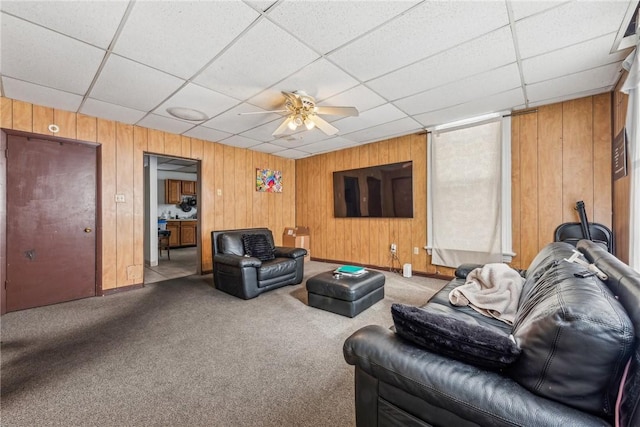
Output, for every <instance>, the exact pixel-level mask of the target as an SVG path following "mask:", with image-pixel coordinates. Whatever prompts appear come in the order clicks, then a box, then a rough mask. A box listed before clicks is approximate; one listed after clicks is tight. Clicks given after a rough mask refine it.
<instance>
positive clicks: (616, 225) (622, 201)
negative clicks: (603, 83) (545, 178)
mask: <svg viewBox="0 0 640 427" xmlns="http://www.w3.org/2000/svg"><path fill="white" fill-rule="evenodd" d="M627 74H628V73H627V72H626V71H625V73H624V75H623V76H622V78H621V79H620V81H619V82H618V85H617V86H616V88H615V90H614V92H613V136H614V137H615V136H616V135H617V134H618V133H619V132H620V131H622V130H623V129H624V127H625V122H626V117H627V103H628V100H629V96H628V95H625V94H624V93H622V92H620V88H621V87H622V84H623V83H624V81H625V79H626V77H627ZM627 149H628V147H627ZM627 161H628V159H627ZM630 196H631V181H630V177H629V175H627V176H625V177H622V178H620V179H617V180H615V181H613V233H614V235H615V238H616V256H617V257H618V258H620V260H621V261H622V262H625V263H627V264H628V263H629V243H630V242H629V238H630V235H629V220H630V210H631V200H630Z"/></svg>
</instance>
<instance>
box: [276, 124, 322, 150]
mask: <svg viewBox="0 0 640 427" xmlns="http://www.w3.org/2000/svg"><path fill="white" fill-rule="evenodd" d="M301 128H302V129H300V128H298V129H299V130H297V131H293V132H287V133H285V134H284V135H281V136H279V137H278V138H276V139H274V140H273V141H271V143H272V144H275V145H279V146H281V147H286V148H297V147H301V146H306V145H308V144H312V143H315V142H318V141H324V140H325V139H328V138H331V136H330V135H327V134H326V133H324V132H322V131H321V130H320V129H318V128H313V129H311V130H307V129H306V128H305V127H304V126H301Z"/></svg>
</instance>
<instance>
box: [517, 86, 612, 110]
mask: <svg viewBox="0 0 640 427" xmlns="http://www.w3.org/2000/svg"><path fill="white" fill-rule="evenodd" d="M611 89H612V88H611V87H605V88H597V89H589V90H586V91H584V92H577V93H570V94H568V95H562V96H556V97H553V98H547V99H541V100H540V101H534V102H529V105H528V108H532V107H539V106H541V105H549V104H555V103H558V102H564V101H569V100H571V99H578V98H584V97H586V96H592V95H598V94H601V93H605V92H610V91H611ZM523 108H524V107H523ZM514 110H517V108H514Z"/></svg>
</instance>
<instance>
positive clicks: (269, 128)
mask: <svg viewBox="0 0 640 427" xmlns="http://www.w3.org/2000/svg"><path fill="white" fill-rule="evenodd" d="M283 120H284V117H283V118H280V119H277V120H273V121H271V122H268V123H265V124H263V125H260V126H256V127H254V128H253V129H249V130H248V131H245V132H241V135H242V136H246V137H247V138H252V139H257V140H258V141H262V142H272V141H273V140H274V139H275V137H274V136H273V135H271V134H272V133H273V132H274V131H275V130H276V129H278V126H280V123H282V121H283Z"/></svg>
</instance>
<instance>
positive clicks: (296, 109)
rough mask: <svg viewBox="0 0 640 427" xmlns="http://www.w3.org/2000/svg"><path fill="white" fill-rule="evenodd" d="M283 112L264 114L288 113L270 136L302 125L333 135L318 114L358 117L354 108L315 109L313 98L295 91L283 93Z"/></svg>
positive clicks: (273, 111)
mask: <svg viewBox="0 0 640 427" xmlns="http://www.w3.org/2000/svg"><path fill="white" fill-rule="evenodd" d="M282 94H283V95H284V97H285V102H284V107H285V109H283V110H270V111H265V112H264V113H289V114H288V116H287V117H286V118H285V119H284V121H283V122H282V123H281V124H280V126H278V128H277V129H276V130H275V131H274V132H273V133H272V134H271V135H273V136H278V135H281V134H283V133H284V132H285V131H286V130H287V129H291V130H296V129H297V128H298V127H299V126H302V125H304V126H305V127H306V128H307V130H311V129H313V128H314V127H317V128H318V129H320V130H321V131H322V132H324V133H326V134H327V135H335V134H336V133H338V129H337V128H335V127H334V126H332V125H330V124H329V123H328V122H327V121H326V120H324V119H323V118H321V117H320V116H319V114H327V115H333V116H358V110H357V109H356V108H355V107H316V100H315V98H314V97H313V96H311V95H308V94H307V93H306V92H304V91H301V90H297V91H295V92H285V91H283V92H282ZM260 113H263V112H262V111H261V112H259V113H240V114H260Z"/></svg>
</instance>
